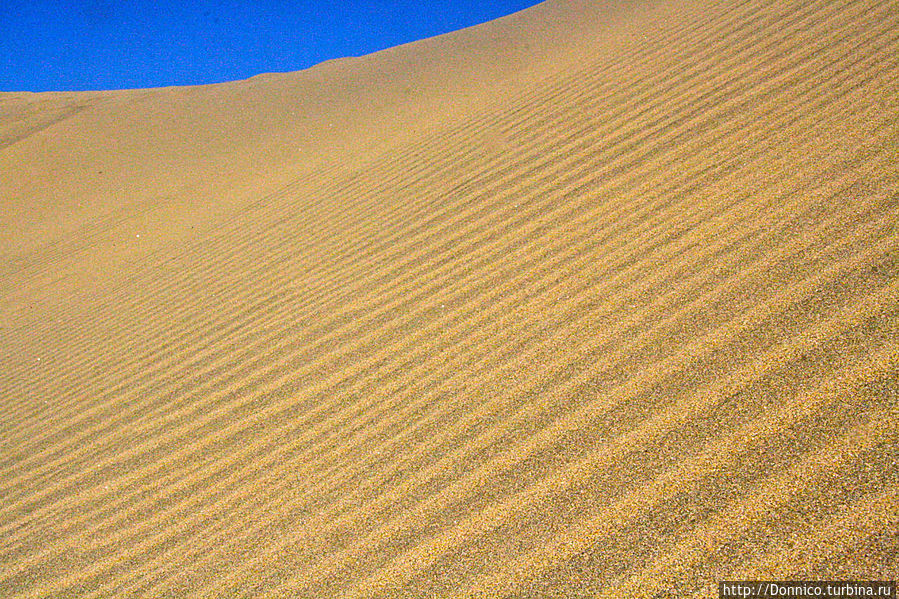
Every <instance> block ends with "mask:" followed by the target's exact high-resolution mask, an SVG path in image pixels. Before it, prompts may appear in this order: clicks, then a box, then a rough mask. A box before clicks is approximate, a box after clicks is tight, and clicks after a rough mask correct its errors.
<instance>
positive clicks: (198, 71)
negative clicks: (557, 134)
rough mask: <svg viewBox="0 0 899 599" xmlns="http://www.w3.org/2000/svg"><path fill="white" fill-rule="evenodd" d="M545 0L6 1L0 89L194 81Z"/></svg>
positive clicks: (277, 68) (294, 62)
mask: <svg viewBox="0 0 899 599" xmlns="http://www.w3.org/2000/svg"><path fill="white" fill-rule="evenodd" d="M535 4H538V1H537V0H431V1H428V0H419V1H417V2H416V1H413V0H397V1H395V2H386V1H381V2H379V1H375V0H369V1H354V0H348V1H344V2H340V1H331V2H328V1H324V2H310V1H296V2H289V1H287V0H280V1H279V0H258V1H255V2H238V1H235V0H200V1H193V2H192V1H189V0H187V1H184V2H171V1H166V0H160V1H158V2H152V1H149V0H146V1H143V2H139V1H132V0H118V1H116V0H81V1H77V0H69V1H65V0H61V1H58V2H50V1H47V0H30V1H29V0H0V91H53V90H56V91H63V90H96V89H126V88H135V87H158V86H167V85H195V84H201V83H216V82H220V81H230V80H234V79H246V78H247V77H252V76H253V75H258V74H259V73H268V72H283V71H296V70H300V69H304V68H307V67H310V66H312V65H314V64H317V63H319V62H322V61H324V60H328V59H330V58H339V57H343V56H359V55H362V54H368V53H370V52H375V51H377V50H381V49H383V48H389V47H391V46H396V45H399V44H403V43H406V42H411V41H414V40H417V39H422V38H426V37H432V36H434V35H438V34H441V33H446V32H448V31H454V30H456V29H461V28H463V27H468V26H469V25H474V24H477V23H482V22H484V21H489V20H492V19H495V18H498V17H501V16H503V15H507V14H511V13H513V12H516V11H518V10H522V9H524V8H527V7H529V6H533V5H535Z"/></svg>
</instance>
